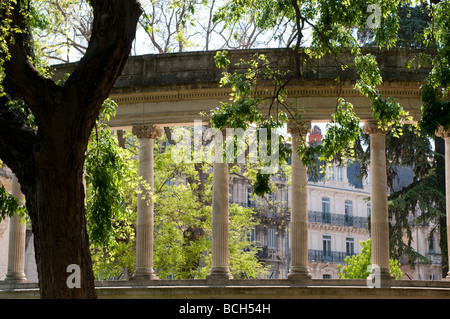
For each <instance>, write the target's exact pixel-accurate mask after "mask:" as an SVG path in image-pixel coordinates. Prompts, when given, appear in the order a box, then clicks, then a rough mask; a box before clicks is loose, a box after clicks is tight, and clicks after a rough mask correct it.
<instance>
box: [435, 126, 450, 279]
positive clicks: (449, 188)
mask: <svg viewBox="0 0 450 319" xmlns="http://www.w3.org/2000/svg"><path fill="white" fill-rule="evenodd" d="M436 135H437V136H439V137H442V138H443V139H444V141H445V199H446V211H447V243H448V247H450V130H447V131H445V130H444V129H443V128H442V127H440V128H439V130H438V131H437V132H436ZM448 260H450V249H448ZM445 280H450V271H449V272H447V277H445Z"/></svg>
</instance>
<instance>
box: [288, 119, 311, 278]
mask: <svg viewBox="0 0 450 319" xmlns="http://www.w3.org/2000/svg"><path fill="white" fill-rule="evenodd" d="M310 127H311V123H309V122H308V123H304V124H297V123H291V124H289V125H288V131H289V133H290V134H291V136H292V164H291V194H290V196H291V222H290V227H291V229H290V237H291V238H290V240H291V265H290V269H289V273H288V279H292V280H300V281H308V280H310V279H311V273H310V270H309V267H308V211H307V203H308V202H307V188H306V187H307V182H308V172H307V168H306V166H305V165H303V163H302V161H301V159H300V156H299V155H298V153H297V149H298V147H299V145H300V144H301V141H302V139H305V138H306V134H307V133H308V132H309V130H310Z"/></svg>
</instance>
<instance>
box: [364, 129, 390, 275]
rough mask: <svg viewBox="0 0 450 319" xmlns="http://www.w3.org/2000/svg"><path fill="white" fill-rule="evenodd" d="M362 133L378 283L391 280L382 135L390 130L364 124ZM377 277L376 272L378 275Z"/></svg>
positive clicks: (383, 140)
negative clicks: (366, 145) (367, 140)
mask: <svg viewBox="0 0 450 319" xmlns="http://www.w3.org/2000/svg"><path fill="white" fill-rule="evenodd" d="M364 130H365V132H366V133H367V134H369V135H370V193H371V200H370V201H371V207H372V210H371V221H370V228H371V231H370V233H371V236H370V237H371V247H372V265H374V266H375V265H376V266H377V267H379V275H380V280H388V279H391V277H392V276H391V275H390V269H389V220H388V194H387V173H386V142H385V135H386V133H387V132H388V130H389V128H387V127H379V125H378V122H377V121H375V120H374V121H367V122H366V125H365V126H364ZM377 274H378V272H377Z"/></svg>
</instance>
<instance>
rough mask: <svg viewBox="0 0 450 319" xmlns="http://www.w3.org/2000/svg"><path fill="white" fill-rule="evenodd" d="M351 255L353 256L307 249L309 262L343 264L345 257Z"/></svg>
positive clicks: (344, 253) (338, 252)
mask: <svg viewBox="0 0 450 319" xmlns="http://www.w3.org/2000/svg"><path fill="white" fill-rule="evenodd" d="M353 255H355V254H347V253H346V252H340V251H323V250H314V249H308V261H309V262H323V263H335V264H343V263H344V262H345V257H347V256H353Z"/></svg>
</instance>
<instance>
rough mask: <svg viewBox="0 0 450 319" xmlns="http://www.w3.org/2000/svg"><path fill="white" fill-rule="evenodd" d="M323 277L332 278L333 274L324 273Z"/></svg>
mask: <svg viewBox="0 0 450 319" xmlns="http://www.w3.org/2000/svg"><path fill="white" fill-rule="evenodd" d="M322 278H323V279H331V275H330V274H323V276H322Z"/></svg>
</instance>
